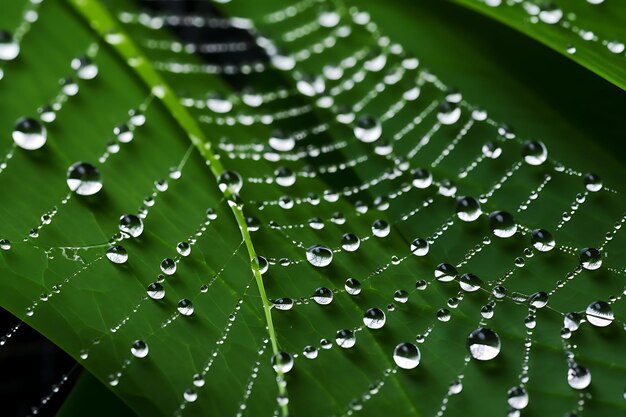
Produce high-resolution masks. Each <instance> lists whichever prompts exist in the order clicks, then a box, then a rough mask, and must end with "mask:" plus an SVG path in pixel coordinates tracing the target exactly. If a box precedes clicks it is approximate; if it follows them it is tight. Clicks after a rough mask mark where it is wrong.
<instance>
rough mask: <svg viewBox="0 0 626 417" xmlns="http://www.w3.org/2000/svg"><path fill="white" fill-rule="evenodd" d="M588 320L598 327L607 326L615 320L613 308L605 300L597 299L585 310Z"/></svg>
mask: <svg viewBox="0 0 626 417" xmlns="http://www.w3.org/2000/svg"><path fill="white" fill-rule="evenodd" d="M585 317H587V321H588V322H589V323H591V324H593V325H594V326H597V327H606V326H608V325H609V324H611V323H612V322H613V320H614V319H615V316H614V314H613V309H612V308H611V306H610V305H609V304H608V303H607V302H605V301H595V302H593V303H591V304H589V306H588V307H587V309H586V310H585Z"/></svg>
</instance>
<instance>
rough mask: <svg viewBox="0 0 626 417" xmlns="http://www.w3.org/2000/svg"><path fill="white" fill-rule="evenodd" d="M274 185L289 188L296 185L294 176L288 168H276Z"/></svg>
mask: <svg viewBox="0 0 626 417" xmlns="http://www.w3.org/2000/svg"><path fill="white" fill-rule="evenodd" d="M274 177H275V180H276V184H278V185H280V186H281V187H291V186H292V185H294V184H295V183H296V174H295V173H294V172H293V171H292V170H291V169H289V168H286V167H278V168H277V169H276V170H275V171H274Z"/></svg>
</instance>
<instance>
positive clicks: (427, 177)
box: [412, 168, 433, 189]
mask: <svg viewBox="0 0 626 417" xmlns="http://www.w3.org/2000/svg"><path fill="white" fill-rule="evenodd" d="M412 174H413V181H412V184H413V186H414V187H416V188H422V189H424V188H428V187H430V185H431V184H432V183H433V176H432V174H431V173H430V172H429V171H427V170H425V169H424V168H416V169H414V170H413V172H412Z"/></svg>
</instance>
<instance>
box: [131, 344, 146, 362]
mask: <svg viewBox="0 0 626 417" xmlns="http://www.w3.org/2000/svg"><path fill="white" fill-rule="evenodd" d="M148 351H149V349H148V345H147V344H146V342H144V341H143V340H135V341H134V342H133V345H132V347H131V348H130V352H131V353H132V354H133V356H134V357H136V358H145V357H146V356H148Z"/></svg>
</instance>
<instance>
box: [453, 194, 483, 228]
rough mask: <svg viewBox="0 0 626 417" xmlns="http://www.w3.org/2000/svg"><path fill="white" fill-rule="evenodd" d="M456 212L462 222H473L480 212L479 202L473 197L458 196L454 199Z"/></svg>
mask: <svg viewBox="0 0 626 417" xmlns="http://www.w3.org/2000/svg"><path fill="white" fill-rule="evenodd" d="M456 214H457V216H458V217H459V219H461V220H463V221H464V222H473V221H474V220H476V219H478V218H479V217H480V215H481V214H482V210H481V209H480V204H479V203H478V201H476V199H475V198H473V197H459V198H457V200H456Z"/></svg>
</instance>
